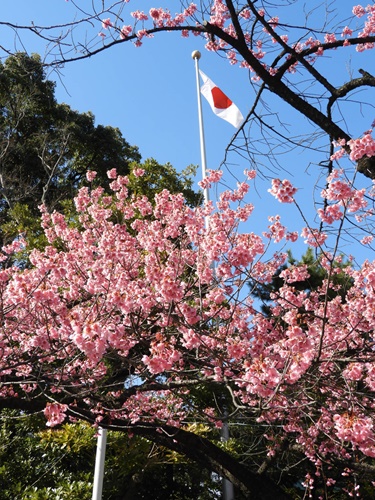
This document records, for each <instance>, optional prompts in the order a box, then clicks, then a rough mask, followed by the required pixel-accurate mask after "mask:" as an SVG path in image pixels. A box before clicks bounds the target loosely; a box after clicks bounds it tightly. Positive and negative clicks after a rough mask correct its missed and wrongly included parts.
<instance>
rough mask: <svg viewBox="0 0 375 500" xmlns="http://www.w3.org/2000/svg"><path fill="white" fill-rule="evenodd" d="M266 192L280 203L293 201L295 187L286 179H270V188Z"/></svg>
mask: <svg viewBox="0 0 375 500" xmlns="http://www.w3.org/2000/svg"><path fill="white" fill-rule="evenodd" d="M268 192H269V193H271V194H272V196H274V197H275V198H276V199H277V200H278V201H280V202H281V203H293V201H294V199H293V196H294V195H295V194H296V192H297V188H295V187H294V186H293V185H292V183H291V182H290V181H289V180H288V179H284V180H283V181H281V180H280V179H272V188H271V189H269V190H268Z"/></svg>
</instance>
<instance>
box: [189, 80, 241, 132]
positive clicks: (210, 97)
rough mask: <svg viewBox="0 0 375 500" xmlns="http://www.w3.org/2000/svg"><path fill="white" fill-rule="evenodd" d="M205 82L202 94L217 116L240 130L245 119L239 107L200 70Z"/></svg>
mask: <svg viewBox="0 0 375 500" xmlns="http://www.w3.org/2000/svg"><path fill="white" fill-rule="evenodd" d="M199 73H200V75H201V77H202V80H203V85H202V87H201V92H202V94H203V95H204V97H205V98H206V99H207V101H208V102H209V104H210V106H211V109H212V111H213V112H214V113H215V115H217V116H219V117H220V118H222V119H223V120H226V121H227V122H229V123H230V124H231V125H233V127H235V128H239V126H240V125H241V124H242V122H243V120H244V118H243V116H242V114H241V111H240V110H239V109H238V108H237V106H236V105H235V104H234V103H233V102H232V101H231V100H230V99H229V97H227V96H226V95H225V94H224V92H222V91H221V90H220V89H219V87H217V86H216V85H215V84H214V82H213V81H212V80H210V79H209V78H208V76H207V75H205V74H204V73H203V71H201V70H199Z"/></svg>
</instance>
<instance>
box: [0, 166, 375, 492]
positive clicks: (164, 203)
mask: <svg viewBox="0 0 375 500" xmlns="http://www.w3.org/2000/svg"><path fill="white" fill-rule="evenodd" d="M133 174H134V175H136V176H140V177H141V176H142V175H143V171H142V169H139V168H138V169H135V170H134V172H133ZM108 175H109V178H110V179H111V184H110V187H111V190H112V192H110V193H106V192H105V191H104V189H103V188H100V187H96V188H93V189H91V190H90V189H89V188H87V187H84V188H82V189H81V190H80V192H79V194H78V196H77V198H76V199H75V204H76V210H77V212H78V214H79V225H78V226H77V225H72V224H71V221H70V220H69V218H67V217H64V216H63V215H61V214H59V213H57V212H54V213H52V214H49V213H48V212H47V211H45V210H44V212H43V227H44V230H45V234H46V237H47V238H48V241H49V245H48V246H47V247H46V249H45V251H43V252H42V251H40V250H33V251H32V252H31V254H30V262H31V264H32V266H33V267H32V268H30V269H25V270H20V269H19V268H17V267H16V266H14V267H13V268H7V269H4V270H3V271H1V274H0V281H1V288H0V295H1V312H2V329H1V334H0V335H1V336H0V347H1V360H0V363H1V365H0V369H1V393H0V396H1V397H0V405H1V407H3V408H17V409H22V410H24V411H27V412H33V411H34V412H35V411H43V412H44V415H45V417H46V419H47V425H49V426H56V425H59V424H61V423H62V422H64V421H65V420H67V419H70V420H73V421H74V420H76V419H81V420H86V421H88V422H90V423H92V424H93V425H101V426H103V427H107V428H109V429H114V430H117V431H123V432H129V433H131V434H136V435H139V436H144V437H147V438H148V439H150V440H151V441H154V442H156V443H158V444H161V445H164V446H166V447H168V448H169V449H171V450H175V451H178V452H179V453H183V454H185V455H186V456H187V457H189V458H191V459H193V460H195V461H197V462H198V463H200V464H202V465H203V466H205V467H209V468H210V469H211V470H213V471H215V472H217V473H218V474H220V475H223V476H225V477H227V478H228V479H230V480H231V481H232V482H233V483H234V484H235V485H236V487H238V488H239V489H240V491H242V492H243V493H244V494H245V495H252V496H253V497H254V498H262V499H267V498H288V495H287V493H285V492H284V491H283V490H280V488H279V487H278V486H276V482H272V481H270V480H269V479H265V477H264V474H265V472H264V471H265V470H267V469H269V464H270V463H272V461H273V460H278V456H279V454H280V453H283V450H284V451H285V448H287V449H289V450H291V451H293V452H296V453H297V452H298V453H300V454H302V456H303V457H304V460H307V461H308V462H309V464H310V466H309V467H310V468H307V469H305V470H307V471H308V472H307V473H306V477H305V478H302V479H303V481H304V485H305V487H306V489H307V491H311V490H312V489H313V488H314V483H319V482H320V483H321V482H323V484H324V488H325V490H326V493H327V491H328V492H329V491H330V488H331V489H332V488H333V487H334V485H335V483H336V482H337V480H338V479H337V476H335V474H334V473H333V472H331V471H333V470H335V471H340V477H341V478H342V477H343V476H342V474H343V473H344V474H346V475H347V476H348V477H349V479H348V481H347V483H346V484H345V485H343V484H342V479H341V480H340V482H339V488H340V489H341V490H342V491H343V488H346V489H347V490H348V491H349V493H350V494H352V491H351V489H353V488H354V487H353V488H352V486H351V485H352V484H353V477H355V478H357V477H358V474H364V473H365V472H366V471H368V470H372V468H371V460H372V458H373V457H374V456H375V446H374V439H375V435H374V403H373V401H374V397H373V396H374V387H375V386H374V373H375V372H374V366H375V365H374V361H375V360H374V356H375V355H374V352H375V351H374V340H373V334H372V332H373V328H374V320H375V317H374V286H373V282H374V273H375V264H374V262H370V261H365V262H364V263H363V264H362V266H355V265H354V264H353V265H352V266H350V265H349V266H344V267H343V266H340V265H339V264H340V259H341V257H340V256H339V255H338V253H337V244H338V241H339V238H340V236H341V233H340V225H341V224H342V223H343V221H344V220H345V217H344V216H345V212H346V211H347V212H352V213H353V214H355V215H357V216H358V217H363V216H364V215H366V216H367V217H371V214H370V213H369V210H368V206H367V205H368V203H367V201H366V198H365V194H366V196H369V197H370V196H373V193H371V192H367V193H365V192H363V191H358V190H355V189H354V188H352V186H351V185H350V183H349V182H348V181H347V180H345V178H344V177H343V175H342V174H341V173H340V172H339V171H334V172H333V173H332V175H331V176H330V177H329V178H328V188H327V189H326V190H324V191H323V192H322V196H324V198H325V199H329V200H331V201H333V202H334V203H333V205H337V213H339V212H340V213H341V217H340V218H338V216H337V219H336V220H332V221H331V222H330V224H331V225H332V227H336V228H337V230H336V235H337V238H336V240H335V242H334V245H333V246H332V249H331V250H329V249H328V242H329V241H330V238H329V237H328V236H327V233H326V232H324V231H323V230H319V229H314V228H312V227H309V226H308V227H301V230H300V231H299V233H300V235H299V234H296V233H295V232H294V231H293V232H290V231H288V229H287V228H286V227H285V226H284V225H283V224H281V220H280V218H279V217H271V219H270V224H269V227H268V228H267V230H266V231H264V233H263V234H261V235H257V234H254V233H252V232H244V231H243V230H242V226H243V224H244V223H246V221H248V219H249V218H250V217H251V213H252V210H253V206H252V205H251V204H249V203H245V202H244V197H245V195H246V193H247V192H248V190H249V187H250V184H251V183H252V182H253V180H252V179H253V178H254V177H255V172H254V171H250V172H246V175H247V178H248V180H247V181H243V182H241V183H239V185H238V186H237V189H235V190H233V191H224V192H223V193H222V194H221V196H220V200H219V201H218V203H217V206H216V207H214V206H213V204H212V203H210V204H208V205H207V206H203V207H197V208H192V207H190V206H188V205H187V204H186V203H185V201H184V199H183V197H182V195H181V194H170V193H169V192H168V191H167V190H164V191H162V192H161V193H159V194H157V195H156V196H155V199H154V201H153V202H152V203H151V200H149V199H148V198H146V197H145V196H141V195H139V196H137V195H130V194H129V192H128V188H127V185H128V182H129V179H128V178H127V177H126V176H119V175H117V173H116V171H115V170H111V171H109V172H108ZM94 179H95V172H89V173H88V180H89V182H92V181H94ZM219 179H220V173H219V172H217V171H212V172H209V176H208V177H207V178H206V179H205V181H204V184H212V183H214V182H218V181H219ZM269 195H270V196H275V197H276V198H277V199H279V200H280V201H281V202H283V203H288V204H289V203H290V206H291V207H292V206H296V207H298V191H297V190H296V189H295V188H294V187H293V185H292V184H290V182H288V181H283V182H281V181H280V182H278V183H275V182H274V183H273V185H272V186H271V187H270V194H269ZM322 216H323V215H322ZM207 219H208V220H209V223H208V226H207V227H206V226H205V221H206V220H207ZM299 238H302V239H304V240H305V241H306V243H307V245H308V246H311V247H313V248H318V249H319V250H320V251H321V252H322V253H323V257H322V258H321V259H320V262H321V265H322V266H324V268H325V270H326V271H327V278H326V279H324V280H323V283H322V285H321V286H319V287H318V288H317V289H316V290H313V291H310V293H308V292H307V291H306V290H301V289H299V288H298V287H297V286H295V284H296V283H298V282H299V281H305V280H306V278H307V274H308V271H307V268H306V266H305V265H303V264H302V265H296V266H292V267H288V268H287V269H285V270H284V271H283V272H282V278H283V279H284V281H285V284H284V285H283V286H282V287H281V288H280V289H279V290H278V291H277V292H275V293H273V294H272V297H271V298H272V300H273V303H272V305H271V314H269V315H267V316H265V315H264V314H263V313H261V312H258V310H257V304H256V303H255V302H254V301H253V299H252V298H251V296H249V295H248V294H246V293H245V294H244V290H243V289H244V287H245V288H246V287H247V285H246V284H247V283H248V282H249V281H250V280H252V281H253V282H254V281H256V282H259V283H263V284H266V283H268V282H271V281H272V278H273V276H274V275H275V272H276V271H277V269H279V267H280V266H281V265H283V264H284V263H285V261H286V259H287V255H286V254H285V253H283V252H276V253H271V255H270V254H269V251H268V247H269V246H270V245H271V244H272V243H273V242H280V241H281V240H284V241H287V242H288V243H289V244H292V242H293V241H295V240H296V239H297V240H298V239H299ZM23 244H24V243H23V241H22V239H21V238H19V239H18V240H16V241H15V242H14V243H13V244H12V245H9V246H8V247H4V249H3V252H4V257H3V258H7V255H8V254H10V253H12V252H17V251H18V250H19V249H20V248H22V246H23ZM338 271H339V272H340V273H345V274H346V275H347V276H348V279H350V280H351V281H352V283H353V284H352V286H351V287H350V288H349V289H348V290H345V293H344V294H340V291H341V289H340V287H341V285H340V282H337V280H336V281H335V280H334V279H333V277H334V274H335V273H336V272H338ZM332 290H336V291H337V294H336V295H335V294H334V293H330V292H332ZM202 391H206V392H207V393H211V394H213V393H215V391H216V392H217V394H218V395H220V397H221V398H222V399H223V398H224V400H223V401H221V402H220V400H219V399H217V398H216V399H215V398H211V401H209V399H207V406H206V407H204V408H202V399H201V400H200V401H198V399H197V398H196V397H195V394H196V393H199V392H202ZM224 409H225V410H226V413H228V412H229V418H230V419H232V420H236V421H241V422H243V423H244V424H246V425H247V426H248V427H249V429H257V432H259V430H260V432H261V434H262V440H263V441H262V442H263V446H264V449H263V453H264V458H265V462H264V464H263V469H262V470H259V471H257V472H256V471H254V470H253V469H252V467H251V466H247V465H245V464H242V462H241V460H240V459H236V458H235V457H233V456H232V455H230V454H228V453H227V452H225V451H223V450H222V449H220V448H219V447H218V446H217V445H215V444H214V443H212V442H211V441H210V440H208V439H206V438H204V437H203V436H201V435H197V434H195V433H194V432H191V430H189V425H190V424H192V423H199V422H201V423H203V424H205V425H207V426H212V427H220V426H221V425H222V422H223V419H225V418H226V414H225V412H224ZM262 429H263V430H262ZM267 464H268V465H267ZM311 468H312V469H311ZM310 470H312V471H313V472H310ZM261 472H263V473H262V474H261ZM345 477H346V476H345ZM360 486H361V485H360V483H358V484H357V483H356V484H355V488H357V490H358V488H360ZM336 487H337V485H336ZM327 495H328V493H327Z"/></svg>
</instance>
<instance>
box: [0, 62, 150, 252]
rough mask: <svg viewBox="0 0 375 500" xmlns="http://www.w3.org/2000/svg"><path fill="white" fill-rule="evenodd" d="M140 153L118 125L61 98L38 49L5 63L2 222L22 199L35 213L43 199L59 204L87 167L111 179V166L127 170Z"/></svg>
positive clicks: (0, 123)
mask: <svg viewBox="0 0 375 500" xmlns="http://www.w3.org/2000/svg"><path fill="white" fill-rule="evenodd" d="M140 159H141V156H140V154H139V152H138V148H137V147H136V146H131V145H130V144H129V143H128V142H127V141H126V140H125V139H124V138H123V136H122V134H121V132H120V130H119V129H118V128H114V127H111V126H104V125H95V118H94V115H93V114H92V113H91V112H87V113H79V112H78V111H74V110H72V109H71V108H70V106H69V105H67V104H64V103H62V104H59V103H58V102H57V101H56V98H55V84H54V82H52V81H50V80H48V79H47V78H46V73H45V69H44V67H43V65H42V63H41V60H40V57H39V56H38V55H32V56H28V55H26V54H24V53H18V54H15V55H14V56H10V57H9V58H8V59H6V61H5V62H4V63H0V188H1V198H0V224H1V225H4V223H6V222H7V221H9V211H13V212H12V213H15V212H16V213H18V214H19V212H20V205H23V210H25V205H27V207H28V214H29V215H30V216H31V217H32V216H34V215H38V214H39V210H38V206H39V205H40V204H45V205H47V207H48V209H49V210H53V209H55V208H58V207H59V206H60V203H61V202H62V201H63V200H66V199H72V198H73V196H74V194H75V193H76V191H77V189H78V188H79V187H80V186H81V185H82V184H83V183H84V182H85V180H86V177H85V174H86V172H87V170H95V171H96V172H97V173H98V178H99V179H100V181H101V182H102V183H104V185H105V184H108V178H107V176H106V172H107V170H109V169H110V168H112V167H113V166H114V165H116V168H117V169H118V171H119V172H121V173H122V174H127V173H129V172H130V168H129V166H130V163H131V162H133V161H140ZM13 236H14V235H13V234H9V235H7V236H5V238H4V236H3V238H2V242H3V243H4V242H5V243H6V242H7V239H8V238H9V239H11V238H12V237H13Z"/></svg>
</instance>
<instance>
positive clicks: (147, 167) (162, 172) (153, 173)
mask: <svg viewBox="0 0 375 500" xmlns="http://www.w3.org/2000/svg"><path fill="white" fill-rule="evenodd" d="M131 167H132V169H131V173H130V175H129V189H130V190H131V192H132V193H133V194H135V195H145V196H147V197H148V198H149V199H150V200H152V199H153V198H154V196H155V194H156V193H160V192H161V191H162V190H163V189H168V190H169V191H170V192H171V193H182V194H183V195H184V197H185V199H186V201H187V202H188V204H189V205H190V206H192V207H196V206H197V205H199V204H200V203H201V201H202V199H201V194H200V193H197V192H195V191H194V190H193V188H192V186H193V181H192V177H193V176H194V175H195V173H196V170H197V168H196V166H194V165H189V166H188V167H187V168H186V169H184V170H183V171H182V172H181V173H178V172H177V171H176V169H175V168H174V167H173V166H172V165H171V164H170V163H166V164H165V165H160V164H159V163H158V162H157V161H156V160H154V158H149V159H147V160H146V161H145V162H143V163H142V164H140V165H138V164H136V163H133V164H132V165H131ZM138 167H140V168H142V169H143V170H144V171H145V172H144V174H143V175H142V176H141V177H137V176H135V175H134V169H135V168H138Z"/></svg>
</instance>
